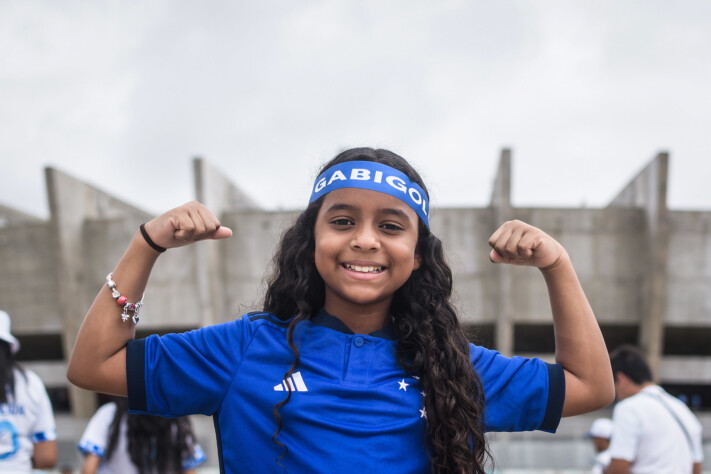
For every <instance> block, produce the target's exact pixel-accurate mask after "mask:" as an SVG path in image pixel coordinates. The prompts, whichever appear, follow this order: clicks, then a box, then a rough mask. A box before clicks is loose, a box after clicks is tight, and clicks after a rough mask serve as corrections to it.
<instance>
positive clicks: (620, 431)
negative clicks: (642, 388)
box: [608, 402, 642, 461]
mask: <svg viewBox="0 0 711 474" xmlns="http://www.w3.org/2000/svg"><path fill="white" fill-rule="evenodd" d="M641 433H642V422H641V420H640V419H639V417H638V416H637V414H636V413H635V412H634V411H633V410H631V409H630V407H629V406H628V405H627V404H625V403H624V402H621V403H618V404H617V405H616V406H615V409H614V410H613V412H612V438H611V439H610V448H609V449H608V452H609V453H610V457H611V458H612V459H624V460H625V461H633V460H634V459H635V457H636V456H637V446H638V445H639V438H640V436H641Z"/></svg>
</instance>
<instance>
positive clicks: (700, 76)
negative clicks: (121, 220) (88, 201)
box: [0, 0, 711, 217]
mask: <svg viewBox="0 0 711 474" xmlns="http://www.w3.org/2000/svg"><path fill="white" fill-rule="evenodd" d="M709 25H711V2H708V1H706V0H699V1H684V0H682V1H675V2H669V1H666V0H665V1H660V0H644V1H624V2H619V1H614V2H613V1H595V2H590V1H585V2H583V1H549V2H534V1H528V2H525V1H506V0H503V1H496V2H491V1H488V2H480V1H471V0H461V1H459V0H452V1H449V0H438V1H436V2H433V1H429V0H428V1H425V0H422V1H420V0H393V1H382V0H380V1H367V0H366V1H364V0H359V1H355V0H353V1H333V0H328V1H326V0H323V1H310V0H300V1H298V2H295V1H290V0H281V1H252V2H245V1H222V2H194V1H185V0H181V1H176V0H171V1H168V0H161V1H149V2H145V1H103V2H102V1H97V2H84V1H69V0H63V1H61V2H50V1H44V2H40V1H32V0H22V1H13V0H6V1H2V2H0V163H1V164H0V174H1V176H2V178H3V181H2V182H3V185H2V186H0V203H2V204H5V205H8V206H10V207H14V208H17V209H20V210H23V211H26V212H30V213H32V214H36V215H38V216H43V217H44V216H47V215H48V212H49V211H48V207H47V202H46V200H47V197H46V190H45V184H44V173H43V167H44V166H54V167H56V168H59V169H61V170H63V171H65V172H67V173H69V174H71V175H74V176H76V177H78V178H80V179H82V180H85V181H87V182H89V183H91V184H94V185H95V186H97V187H99V188H101V189H103V190H105V191H107V192H109V193H111V194H113V195H115V196H117V197H120V198H122V199H124V200H126V201H128V202H130V203H132V204H134V205H136V206H138V207H141V208H143V209H146V210H147V211H149V212H153V213H158V212H160V211H162V210H166V209H169V208H171V207H174V206H176V205H178V204H181V203H183V202H185V201H187V200H189V199H192V198H193V197H194V190H193V184H192V174H191V158H192V157H194V156H196V155H200V156H203V157H204V158H206V159H207V160H208V161H209V162H210V163H211V164H212V165H214V166H215V167H217V168H219V169H221V170H223V171H224V173H225V174H226V175H227V176H228V177H229V178H230V179H231V180H232V181H233V182H234V183H236V184H237V185H238V186H240V187H241V188H242V189H243V190H244V191H245V192H247V193H248V194H249V195H251V196H252V197H253V198H254V199H255V200H256V201H257V202H258V203H260V204H261V205H263V206H264V207H266V208H301V207H303V206H304V205H305V203H306V201H307V199H308V195H309V189H310V186H311V182H312V180H313V178H314V177H315V173H316V171H317V169H318V167H319V166H320V165H321V164H322V163H323V162H324V161H326V160H327V159H329V158H331V157H332V156H333V155H334V154H335V153H336V152H338V151H339V150H341V149H343V148H348V147H353V146H363V145H366V146H376V147H384V148H389V149H392V150H393V151H395V152H397V153H399V154H401V155H403V156H404V157H406V158H407V159H409V160H410V161H411V162H412V163H413V164H414V165H415V166H416V167H417V168H418V169H419V170H420V171H421V172H422V174H423V176H424V178H425V181H426V183H427V185H428V186H429V187H430V189H431V191H432V194H433V205H434V206H476V207H480V206H486V205H487V204H488V200H489V196H490V193H491V187H492V180H493V178H494V175H495V168H496V164H497V160H498V157H499V154H500V151H501V149H502V148H504V147H510V148H511V149H512V150H513V200H514V204H516V205H521V206H553V207H559V206H564V207H575V206H580V205H587V206H589V207H601V206H604V205H605V204H607V202H608V201H609V200H610V199H612V198H613V197H614V196H615V195H616V194H617V192H618V191H619V190H620V189H621V188H622V187H623V186H624V184H625V183H626V182H628V181H629V180H630V179H631V178H632V177H633V176H634V175H635V174H636V173H637V172H638V171H639V170H640V169H641V168H642V167H643V166H644V165H645V164H646V163H647V162H648V161H649V160H651V159H652V158H653V157H654V156H655V155H656V154H657V153H658V152H659V151H662V150H666V151H669V152H670V155H671V159H670V185H669V205H670V207H672V208H675V209H680V208H683V209H704V210H709V209H711V191H709V181H710V180H711V138H709V137H710V136H711V132H710V130H711V92H710V90H709V84H711V27H709Z"/></svg>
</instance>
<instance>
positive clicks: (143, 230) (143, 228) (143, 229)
mask: <svg viewBox="0 0 711 474" xmlns="http://www.w3.org/2000/svg"><path fill="white" fill-rule="evenodd" d="M139 229H141V235H143V238H144V239H146V242H148V245H150V246H151V247H153V250H155V251H156V252H159V253H163V252H165V251H166V248H165V247H161V246H160V245H158V244H157V243H155V242H153V241H152V240H151V238H150V236H149V235H148V232H146V224H141V226H140V227H139Z"/></svg>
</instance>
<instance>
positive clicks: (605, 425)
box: [587, 418, 612, 474]
mask: <svg viewBox="0 0 711 474" xmlns="http://www.w3.org/2000/svg"><path fill="white" fill-rule="evenodd" d="M587 436H588V438H590V439H591V440H592V442H593V446H594V447H595V458H594V459H593V468H592V471H591V473H592V474H603V473H604V472H605V469H606V468H607V466H608V465H609V464H610V453H608V452H607V449H608V448H609V447H610V438H611V437H612V420H610V419H609V418H597V419H596V420H595V421H593V424H592V426H591V427H590V431H588V433H587Z"/></svg>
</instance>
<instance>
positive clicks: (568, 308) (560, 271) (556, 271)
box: [489, 221, 615, 416]
mask: <svg viewBox="0 0 711 474" xmlns="http://www.w3.org/2000/svg"><path fill="white" fill-rule="evenodd" d="M489 245H490V246H491V247H492V248H493V250H492V251H491V254H490V255H489V257H490V258H491V261H492V262H494V263H509V264H513V265H528V266H534V267H537V268H538V269H540V271H541V273H543V278H544V279H545V281H546V285H547V286H548V296H549V298H550V302H551V309H552V311H553V327H554V330H555V358H556V362H558V363H559V364H560V365H561V366H562V367H563V369H564V370H565V402H564V404H563V416H573V415H578V414H580V413H586V412H589V411H593V410H597V409H600V408H603V407H606V406H607V405H609V404H610V403H612V401H613V400H614V398H615V387H614V382H613V378H612V369H611V368H610V358H609V356H608V354H607V348H606V347H605V341H604V339H603V337H602V333H601V332H600V327H599V326H598V324H597V321H596V320H595V315H594V314H593V311H592V308H591V307H590V304H589V303H588V300H587V298H586V297H585V293H584V292H583V289H582V287H581V286H580V282H579V281H578V277H577V275H576V274H575V270H574V269H573V265H572V263H571V261H570V257H569V256H568V253H567V252H566V251H565V249H564V248H563V246H562V245H560V244H559V243H558V242H557V241H556V240H555V239H553V238H552V237H551V236H549V235H548V234H546V233H545V232H543V231H541V230H540V229H537V228H536V227H533V226H530V225H528V224H526V223H524V222H521V221H509V222H506V223H505V224H503V225H502V226H501V227H499V229H498V230H497V231H496V232H494V234H493V235H492V236H491V237H490V238H489Z"/></svg>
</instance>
